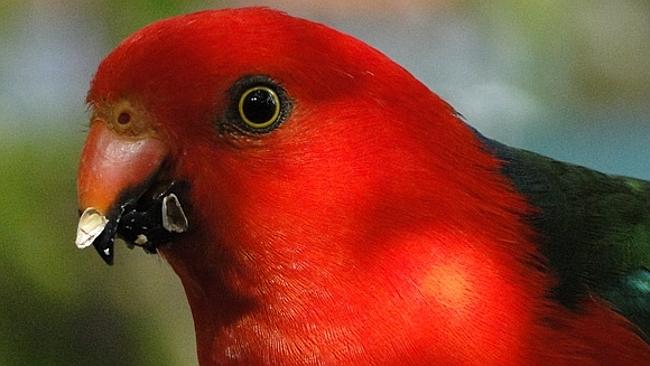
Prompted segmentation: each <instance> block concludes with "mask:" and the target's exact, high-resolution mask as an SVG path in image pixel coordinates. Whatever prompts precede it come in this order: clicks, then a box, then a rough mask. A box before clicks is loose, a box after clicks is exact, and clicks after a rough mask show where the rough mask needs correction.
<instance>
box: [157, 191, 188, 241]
mask: <svg viewBox="0 0 650 366" xmlns="http://www.w3.org/2000/svg"><path fill="white" fill-rule="evenodd" d="M162 224H163V227H164V228H165V230H167V231H169V232H171V233H183V232H185V231H187V227H188V222H187V216H185V212H184V211H183V207H181V203H180V202H179V200H178V197H176V195H175V194H173V193H170V194H169V195H167V196H165V197H164V198H163V202H162Z"/></svg>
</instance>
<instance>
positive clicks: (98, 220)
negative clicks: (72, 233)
mask: <svg viewBox="0 0 650 366" xmlns="http://www.w3.org/2000/svg"><path fill="white" fill-rule="evenodd" d="M107 223H108V219H106V217H105V216H104V215H102V214H100V213H99V211H97V210H96V209H95V208H94V207H88V208H87V209H85V210H84V212H83V214H81V217H80V218H79V225H78V226H77V239H76V240H75V244H76V245H77V248H79V249H83V248H86V247H88V246H90V245H91V244H92V243H93V242H94V241H95V239H96V238H97V237H98V236H99V235H101V233H102V232H103V231H104V228H105V227H106V224H107Z"/></svg>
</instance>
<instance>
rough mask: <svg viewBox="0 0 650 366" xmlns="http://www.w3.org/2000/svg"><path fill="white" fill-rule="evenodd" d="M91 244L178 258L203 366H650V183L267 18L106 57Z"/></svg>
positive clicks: (258, 13) (170, 34)
mask: <svg viewBox="0 0 650 366" xmlns="http://www.w3.org/2000/svg"><path fill="white" fill-rule="evenodd" d="M87 103H88V106H89V115H90V117H89V120H90V127H89V129H88V134H87V137H86V141H85V144H84V146H83V148H82V151H81V157H80V162H79V170H78V175H77V192H78V205H79V213H80V219H79V224H78V228H77V237H76V240H75V244H76V246H77V247H79V248H86V247H89V246H93V247H94V248H95V250H96V251H97V252H98V253H99V255H100V256H101V258H102V259H103V260H104V261H105V262H107V263H108V264H112V263H113V260H114V248H115V243H116V241H117V243H119V245H124V243H126V246H127V247H129V248H135V247H139V248H142V249H143V250H144V251H145V252H147V253H150V254H160V255H161V256H162V257H163V258H164V259H165V261H166V262H167V263H168V264H169V265H170V267H171V268H172V269H173V271H174V272H175V273H176V274H177V276H178V278H179V279H180V282H181V284H182V286H183V289H184V292H185V296H186V298H187V301H188V303H189V306H190V309H191V313H192V317H193V321H194V329H195V336H196V352H197V359H198V362H199V363H200V365H202V366H207V365H650V182H647V181H644V180H641V179H635V178H630V177H623V176H614V175H607V174H604V173H600V172H597V171H594V170H591V169H588V168H585V167H581V166H578V165H573V164H569V163H564V162H560V161H556V160H553V159H551V158H548V157H545V156H542V155H539V154H537V153H534V152H530V151H526V150H522V149H518V148H514V147H509V146H506V145H504V144H501V143H499V142H497V141H495V140H492V139H490V138H488V137H486V136H483V135H482V134H481V133H480V132H478V131H477V130H475V129H474V128H472V127H470V125H469V124H468V122H467V121H466V119H465V118H464V117H463V116H462V115H461V114H460V113H459V112H457V111H456V110H455V109H454V108H453V107H452V106H451V105H450V104H448V103H447V102H445V101H444V100H442V99H441V98H440V97H439V96H438V95H437V94H435V93H434V92H432V91H431V90H430V89H429V88H428V87H427V86H425V85H424V84H423V83H421V82H420V81H418V80H417V79H416V78H415V77H414V76H413V75H411V74H410V73H409V72H408V71H407V70H405V69H404V68H403V67H401V66H400V65H398V64H397V63H395V62H394V61H392V60H391V59H390V58H389V57H387V56H385V55H384V54H382V53H381V52H380V51H378V50H377V49H375V48H373V47H371V46H369V45H367V44H365V43H363V42H362V41H360V40H357V39H356V38H354V37H352V36H349V35H346V34H343V33H341V32H339V31H337V30H334V29H332V28H330V27H328V26H326V25H323V24H320V23H315V22H312V21H309V20H306V19H302V18H297V17H293V16H291V15H288V14H286V13H284V12H281V11H278V10H274V9H270V8H263V7H250V8H234V9H218V10H203V11H199V12H196V13H191V14H184V15H178V16H175V17H172V18H168V19H163V20H159V21H157V22H154V23H152V24H150V25H148V26H145V27H144V28H142V29H141V30H139V31H137V32H135V33H134V34H133V35H131V36H129V37H127V38H126V39H125V40H124V41H122V42H121V43H120V44H119V45H118V46H117V47H116V48H115V49H114V50H113V51H111V52H110V53H109V54H108V55H107V56H106V57H105V58H104V59H103V61H101V63H100V65H99V67H98V69H97V71H96V73H95V75H94V77H93V79H92V81H91V83H90V90H89V92H88V96H87Z"/></svg>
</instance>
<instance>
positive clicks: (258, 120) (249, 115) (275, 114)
mask: <svg viewBox="0 0 650 366" xmlns="http://www.w3.org/2000/svg"><path fill="white" fill-rule="evenodd" d="M280 104H281V103H280V98H279V97H278V94H277V93H276V92H275V91H273V89H271V88H269V87H267V86H255V87H252V88H250V89H247V90H246V91H244V93H243V94H242V95H241V97H240V98H239V104H238V111H239V116H240V117H241V120H242V121H243V122H244V123H245V124H246V126H247V127H249V128H251V129H253V130H262V129H266V128H267V127H269V126H271V125H273V124H274V123H275V122H276V121H277V120H278V119H279V118H280V111H281V105H280Z"/></svg>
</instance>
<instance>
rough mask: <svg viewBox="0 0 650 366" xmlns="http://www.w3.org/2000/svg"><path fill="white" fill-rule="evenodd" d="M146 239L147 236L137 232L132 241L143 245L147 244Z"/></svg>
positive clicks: (147, 239)
mask: <svg viewBox="0 0 650 366" xmlns="http://www.w3.org/2000/svg"><path fill="white" fill-rule="evenodd" d="M148 241H149V238H147V236H146V235H144V234H138V236H137V237H136V238H135V240H134V241H133V242H134V243H136V244H138V245H145V244H147V242H148Z"/></svg>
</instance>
